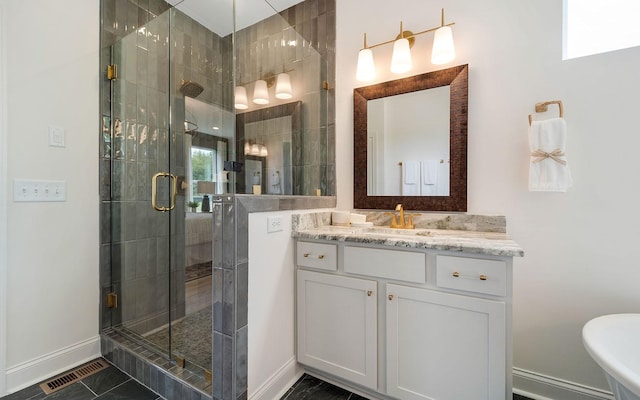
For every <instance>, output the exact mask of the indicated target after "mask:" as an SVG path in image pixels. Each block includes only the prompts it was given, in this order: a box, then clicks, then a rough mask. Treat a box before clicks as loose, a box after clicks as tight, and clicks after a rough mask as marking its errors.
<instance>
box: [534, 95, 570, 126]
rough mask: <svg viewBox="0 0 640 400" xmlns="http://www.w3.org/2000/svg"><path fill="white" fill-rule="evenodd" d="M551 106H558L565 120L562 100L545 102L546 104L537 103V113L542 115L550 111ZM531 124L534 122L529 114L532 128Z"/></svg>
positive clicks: (561, 116)
mask: <svg viewBox="0 0 640 400" xmlns="http://www.w3.org/2000/svg"><path fill="white" fill-rule="evenodd" d="M551 104H557V105H558V108H559V109H560V118H563V117H564V107H563V106H562V100H552V101H545V102H544V103H536V112H537V113H541V112H547V111H549V105H551ZM531 122H533V119H532V118H531V114H529V126H531Z"/></svg>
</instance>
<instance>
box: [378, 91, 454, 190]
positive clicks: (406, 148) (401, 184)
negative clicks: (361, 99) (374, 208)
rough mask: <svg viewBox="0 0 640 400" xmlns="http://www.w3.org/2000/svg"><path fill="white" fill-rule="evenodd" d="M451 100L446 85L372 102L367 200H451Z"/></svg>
mask: <svg viewBox="0 0 640 400" xmlns="http://www.w3.org/2000/svg"><path fill="white" fill-rule="evenodd" d="M449 96H450V89H449V86H442V87H439V88H433V89H429V90H421V91H418V92H411V93H405V94H399V95H395V96H389V97H383V98H380V99H375V100H370V101H368V102H367V147H368V148H367V195H369V196H448V195H449V141H450V139H449ZM416 116H419V118H416Z"/></svg>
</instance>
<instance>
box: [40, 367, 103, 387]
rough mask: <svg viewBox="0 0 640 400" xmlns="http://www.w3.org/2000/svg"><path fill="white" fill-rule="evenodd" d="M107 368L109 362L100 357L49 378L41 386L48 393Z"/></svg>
mask: <svg viewBox="0 0 640 400" xmlns="http://www.w3.org/2000/svg"><path fill="white" fill-rule="evenodd" d="M106 368H109V364H107V362H106V361H104V360H100V359H98V360H95V361H92V362H90V363H89V364H86V365H83V366H82V367H79V368H76V369H74V370H73V371H71V372H67V373H66V374H64V375H60V376H58V377H56V378H53V379H51V380H48V381H46V382H44V383H42V384H40V388H41V389H42V390H43V391H44V393H45V394H47V395H48V394H51V393H53V392H57V391H58V390H60V389H63V388H65V387H67V386H69V385H71V384H74V383H76V382H78V381H80V380H81V379H83V378H86V377H87V376H89V375H93V374H95V373H96V372H100V371H102V370H103V369H106Z"/></svg>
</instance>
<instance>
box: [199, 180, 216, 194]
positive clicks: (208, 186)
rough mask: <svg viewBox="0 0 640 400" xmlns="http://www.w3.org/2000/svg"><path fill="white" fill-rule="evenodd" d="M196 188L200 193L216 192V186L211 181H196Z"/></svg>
mask: <svg viewBox="0 0 640 400" xmlns="http://www.w3.org/2000/svg"><path fill="white" fill-rule="evenodd" d="M197 190H198V193H200V194H213V193H215V192H216V187H215V186H214V185H213V182H211V181H198V184H197Z"/></svg>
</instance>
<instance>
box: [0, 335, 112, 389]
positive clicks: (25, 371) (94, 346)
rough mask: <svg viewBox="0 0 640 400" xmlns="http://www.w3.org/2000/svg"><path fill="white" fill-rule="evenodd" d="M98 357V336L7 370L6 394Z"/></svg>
mask: <svg viewBox="0 0 640 400" xmlns="http://www.w3.org/2000/svg"><path fill="white" fill-rule="evenodd" d="M98 357H100V336H95V337H92V338H91V339H87V340H84V341H82V342H79V343H76V344H73V345H71V346H68V347H65V348H63V349H60V350H57V351H54V352H52V353H49V354H46V355H44V356H41V357H37V358H34V359H32V360H29V361H27V362H24V363H21V364H18V365H15V366H13V367H9V368H7V392H8V393H13V392H17V391H18V390H21V389H24V388H26V387H28V386H31V385H33V384H35V383H38V382H40V381H43V380H45V379H48V378H51V377H53V376H55V375H56V374H59V373H62V372H65V371H67V370H69V369H71V368H74V367H76V366H78V365H80V364H83V363H85V362H87V361H91V360H93V359H95V358H98Z"/></svg>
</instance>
